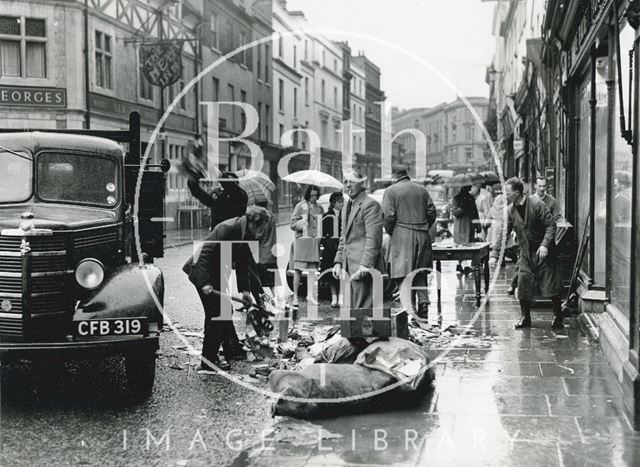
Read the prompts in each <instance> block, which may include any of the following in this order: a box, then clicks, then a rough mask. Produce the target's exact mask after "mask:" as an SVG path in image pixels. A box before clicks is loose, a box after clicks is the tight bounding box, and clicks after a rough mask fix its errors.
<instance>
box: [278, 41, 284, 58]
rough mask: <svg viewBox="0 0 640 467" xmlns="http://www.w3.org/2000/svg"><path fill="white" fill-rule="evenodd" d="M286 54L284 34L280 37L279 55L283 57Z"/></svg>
mask: <svg viewBox="0 0 640 467" xmlns="http://www.w3.org/2000/svg"><path fill="white" fill-rule="evenodd" d="M283 56H284V39H283V38H282V36H280V37H279V38H278V57H280V58H282V57H283Z"/></svg>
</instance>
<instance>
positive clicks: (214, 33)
mask: <svg viewBox="0 0 640 467" xmlns="http://www.w3.org/2000/svg"><path fill="white" fill-rule="evenodd" d="M209 28H210V29H211V45H212V46H213V47H215V48H216V49H217V48H218V15H217V14H215V13H211V20H210V24H209Z"/></svg>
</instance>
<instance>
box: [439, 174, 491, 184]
mask: <svg viewBox="0 0 640 467" xmlns="http://www.w3.org/2000/svg"><path fill="white" fill-rule="evenodd" d="M482 180H483V179H482V177H481V176H480V175H478V174H477V173H475V172H467V173H463V174H458V175H454V176H453V177H451V179H450V180H449V181H448V182H447V183H446V186H455V187H463V186H471V185H473V184H475V183H478V182H481V181H482Z"/></svg>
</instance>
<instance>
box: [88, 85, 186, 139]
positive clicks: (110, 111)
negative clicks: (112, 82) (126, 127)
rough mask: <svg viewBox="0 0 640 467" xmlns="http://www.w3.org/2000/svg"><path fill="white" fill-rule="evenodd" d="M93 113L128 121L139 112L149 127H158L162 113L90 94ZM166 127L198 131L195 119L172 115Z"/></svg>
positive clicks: (150, 108) (142, 106) (183, 130)
mask: <svg viewBox="0 0 640 467" xmlns="http://www.w3.org/2000/svg"><path fill="white" fill-rule="evenodd" d="M89 96H90V99H89V102H90V106H91V112H95V113H99V114H102V115H107V116H110V117H115V118H118V119H127V118H128V115H129V114H130V113H131V112H134V111H135V112H138V113H139V114H140V120H141V121H142V123H145V124H147V125H156V124H157V123H158V120H160V111H159V110H158V109H155V108H153V107H149V106H146V105H140V104H134V103H132V102H127V101H123V100H120V99H115V98H113V97H109V96H103V95H102V94H96V93H90V94H89ZM165 127H167V128H170V129H173V130H177V131H182V132H186V133H193V132H195V131H196V123H195V120H194V119H193V118H190V117H185V116H183V115H177V114H171V115H169V117H168V118H167V120H166V121H165Z"/></svg>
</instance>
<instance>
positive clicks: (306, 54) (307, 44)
mask: <svg viewBox="0 0 640 467" xmlns="http://www.w3.org/2000/svg"><path fill="white" fill-rule="evenodd" d="M304 59H305V60H309V41H308V40H306V39H305V40H304Z"/></svg>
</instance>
